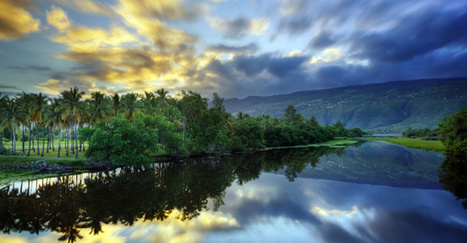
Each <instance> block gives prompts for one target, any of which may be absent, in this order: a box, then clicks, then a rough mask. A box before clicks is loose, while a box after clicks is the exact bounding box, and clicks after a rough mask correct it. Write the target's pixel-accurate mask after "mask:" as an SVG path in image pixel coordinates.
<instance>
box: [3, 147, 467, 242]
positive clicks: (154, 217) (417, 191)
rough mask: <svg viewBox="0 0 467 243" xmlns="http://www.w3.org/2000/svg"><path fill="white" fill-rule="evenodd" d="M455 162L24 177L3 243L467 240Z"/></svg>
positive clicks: (370, 160) (8, 194)
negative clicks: (448, 167) (444, 171)
mask: <svg viewBox="0 0 467 243" xmlns="http://www.w3.org/2000/svg"><path fill="white" fill-rule="evenodd" d="M443 161H444V157H443V156H442V155H441V154H439V153H436V152H429V151H424V150H417V149H408V148H405V147H402V146H397V145H391V144H388V143H385V142H380V141H373V142H368V143H363V144H361V145H359V146H354V147H348V148H338V149H331V148H309V149H294V150H277V151H268V152H262V153H255V154H239V155H236V156H221V157H210V158H198V159H193V160H191V161H189V163H188V164H186V165H181V164H170V163H168V164H163V165H158V166H157V167H155V168H154V170H146V171H121V170H118V171H113V172H110V173H109V174H108V175H106V174H105V173H88V174H81V175H73V176H68V177H61V178H51V179H41V180H38V181H30V182H27V181H26V182H16V183H13V184H11V185H9V186H7V187H4V188H2V190H1V191H0V214H1V215H0V229H1V230H2V232H4V234H3V235H0V242H3V241H7V240H16V241H26V242H53V241H57V240H59V239H61V240H68V241H75V240H76V241H78V242H147V241H152V242H180V241H181V242H261V241H264V242H463V241H464V242H465V239H467V210H465V209H464V208H463V207H462V204H461V202H460V201H457V200H456V198H455V197H454V196H453V194H451V192H448V191H445V190H443V189H442V188H443V186H444V185H442V184H439V183H438V168H439V166H440V165H441V164H442V163H443ZM450 178H452V177H446V178H445V180H447V181H449V185H458V184H456V183H453V182H452V180H448V179H450ZM456 178H457V177H456ZM452 187H453V186H451V187H450V188H452ZM461 188H462V186H461ZM455 195H456V196H457V197H461V198H462V194H455ZM459 195H461V196H459Z"/></svg>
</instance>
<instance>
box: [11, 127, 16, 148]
mask: <svg viewBox="0 0 467 243" xmlns="http://www.w3.org/2000/svg"><path fill="white" fill-rule="evenodd" d="M11 136H12V137H13V145H12V146H11V148H12V151H13V153H15V152H16V137H15V128H13V127H12V128H11Z"/></svg>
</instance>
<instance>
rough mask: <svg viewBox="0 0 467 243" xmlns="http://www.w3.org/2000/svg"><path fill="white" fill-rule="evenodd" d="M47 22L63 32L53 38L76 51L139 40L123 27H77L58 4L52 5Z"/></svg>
mask: <svg viewBox="0 0 467 243" xmlns="http://www.w3.org/2000/svg"><path fill="white" fill-rule="evenodd" d="M47 22H48V23H49V24H50V25H52V26H54V27H55V28H57V30H59V32H60V33H61V35H59V36H58V37H54V38H52V40H53V41H55V42H58V43H63V44H65V45H67V46H69V47H70V49H71V50H74V51H76V50H77V51H82V50H90V49H98V48H102V47H107V46H119V45H121V44H123V43H129V42H135V41H137V38H136V37H135V36H134V35H132V34H130V33H129V32H128V31H127V30H125V29H123V28H121V27H112V28H111V29H110V30H104V29H100V28H86V27H81V26H79V27H75V26H73V25H72V24H71V23H70V21H69V19H68V15H67V14H66V12H65V11H64V10H63V9H61V8H59V7H56V6H52V9H51V11H47Z"/></svg>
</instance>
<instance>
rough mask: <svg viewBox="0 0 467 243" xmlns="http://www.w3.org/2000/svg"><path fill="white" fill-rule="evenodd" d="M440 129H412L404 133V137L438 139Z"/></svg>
mask: <svg viewBox="0 0 467 243" xmlns="http://www.w3.org/2000/svg"><path fill="white" fill-rule="evenodd" d="M438 133H439V129H438V128H435V129H429V128H424V129H423V128H419V129H412V128H411V127H410V128H409V129H407V130H406V131H405V132H403V133H402V135H403V136H404V137H408V138H436V137H437V136H438Z"/></svg>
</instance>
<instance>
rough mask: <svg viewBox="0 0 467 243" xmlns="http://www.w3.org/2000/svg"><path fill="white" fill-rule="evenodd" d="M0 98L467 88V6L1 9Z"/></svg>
mask: <svg viewBox="0 0 467 243" xmlns="http://www.w3.org/2000/svg"><path fill="white" fill-rule="evenodd" d="M0 9H2V11H0V92H3V93H12V94H16V93H21V92H23V91H24V92H26V93H29V92H34V93H38V92H42V93H45V94H48V95H58V94H59V93H60V92H61V91H62V90H65V89H69V88H70V87H75V86H76V87H78V88H79V89H80V90H83V91H85V92H86V93H88V94H90V93H91V92H95V91H101V92H104V93H106V94H112V93H115V92H118V93H128V92H136V93H142V92H143V91H148V92H152V91H155V90H157V89H161V88H164V89H166V90H168V91H169V92H170V93H169V94H171V95H175V94H177V93H179V92H180V91H181V90H185V91H188V90H191V91H194V92H199V93H201V94H202V95H203V96H205V97H210V96H212V93H214V92H217V93H218V94H219V95H220V96H222V97H226V98H234V97H238V98H244V97H247V96H268V95H275V94H284V93H292V92H296V91H304V90H315V89H326V88H332V87H343V86H350V85H358V84H367V83H379V82H387V81H394V80H411V79H426V78H445V77H464V76H467V1H465V0H450V1H441V0H411V1H404V0H373V1H368V0H314V1H306V0H251V1H248V0H204V1H183V0H166V1H164V0H80V1H74V0H0Z"/></svg>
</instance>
